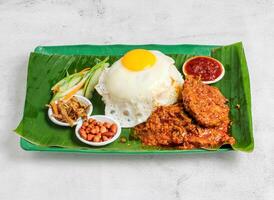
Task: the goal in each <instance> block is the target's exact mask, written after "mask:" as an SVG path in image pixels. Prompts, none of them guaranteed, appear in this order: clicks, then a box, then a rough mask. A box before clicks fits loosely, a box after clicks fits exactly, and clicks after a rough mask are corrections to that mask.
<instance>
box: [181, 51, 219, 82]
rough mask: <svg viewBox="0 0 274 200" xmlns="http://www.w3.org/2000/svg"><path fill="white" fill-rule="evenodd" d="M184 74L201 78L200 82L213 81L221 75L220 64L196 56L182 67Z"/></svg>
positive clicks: (210, 59) (207, 58) (204, 57)
mask: <svg viewBox="0 0 274 200" xmlns="http://www.w3.org/2000/svg"><path fill="white" fill-rule="evenodd" d="M183 70H184V73H186V74H187V75H193V76H195V77H201V80H202V81H214V80H215V79H217V78H218V77H220V76H221V75H222V72H223V67H222V64H221V63H220V62H219V61H217V60H215V59H213V58H210V57H206V56H197V57H194V58H191V59H190V60H189V61H187V62H186V63H185V65H184V69H183Z"/></svg>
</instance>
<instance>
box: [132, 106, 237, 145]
mask: <svg viewBox="0 0 274 200" xmlns="http://www.w3.org/2000/svg"><path fill="white" fill-rule="evenodd" d="M228 129H229V124H227V123H222V125H221V126H218V127H214V128H205V127H201V126H199V125H197V124H195V123H193V122H192V119H191V118H190V117H189V116H188V115H187V114H186V113H185V112H184V110H183V105H182V104H174V105H169V106H160V107H158V108H157V109H156V110H155V111H154V112H153V113H152V115H151V116H150V117H149V119H148V120H147V121H146V122H144V123H142V124H139V125H137V126H136V127H135V128H134V131H135V136H137V137H138V138H140V140H141V141H142V143H143V144H144V145H148V146H169V147H176V148H178V149H193V148H206V149H215V148H219V147H220V146H222V145H224V144H231V145H232V144H234V143H235V140H234V138H233V137H230V136H229V135H228Z"/></svg>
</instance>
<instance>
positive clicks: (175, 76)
mask: <svg viewBox="0 0 274 200" xmlns="http://www.w3.org/2000/svg"><path fill="white" fill-rule="evenodd" d="M150 52H151V53H153V54H154V55H155V56H156V63H155V64H154V65H153V66H152V67H150V68H146V69H144V70H142V71H130V70H128V69H127V68H125V67H124V66H123V65H122V63H121V59H119V60H118V61H116V62H115V63H114V64H113V65H112V66H111V67H110V68H108V69H106V70H105V71H104V72H103V73H102V75H101V77H100V79H99V82H98V84H97V85H96V87H95V88H96V90H97V91H98V93H99V94H100V95H101V96H102V98H103V101H104V103H105V114H106V115H108V116H112V117H113V118H114V119H116V120H118V121H119V122H120V123H121V126H122V127H133V126H136V125H137V124H140V123H142V122H144V121H146V120H147V118H148V117H149V116H150V114H151V113H152V111H153V109H154V108H155V107H156V106H159V105H170V104H173V103H175V102H176V101H177V98H178V88H179V87H181V85H182V83H183V79H182V75H181V74H180V72H179V71H178V70H177V68H176V67H175V66H174V60H173V59H172V58H170V57H168V56H166V55H164V54H163V53H161V52H159V51H150Z"/></svg>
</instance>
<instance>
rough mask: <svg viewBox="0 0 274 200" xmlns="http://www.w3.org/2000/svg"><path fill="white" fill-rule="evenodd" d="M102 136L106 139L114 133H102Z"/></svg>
mask: <svg viewBox="0 0 274 200" xmlns="http://www.w3.org/2000/svg"><path fill="white" fill-rule="evenodd" d="M102 135H103V136H107V137H112V136H113V135H115V133H113V132H110V131H108V132H105V133H102Z"/></svg>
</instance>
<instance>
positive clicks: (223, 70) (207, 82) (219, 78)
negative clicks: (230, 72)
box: [183, 56, 225, 84]
mask: <svg viewBox="0 0 274 200" xmlns="http://www.w3.org/2000/svg"><path fill="white" fill-rule="evenodd" d="M198 57H200V58H209V59H211V60H214V61H216V62H217V63H218V64H219V65H220V66H221V68H222V73H221V74H220V76H219V77H218V78H216V79H215V80H212V81H202V82H203V83H205V84H212V83H216V82H218V81H219V80H221V79H222V78H223V77H224V75H225V68H224V66H223V64H222V63H221V62H220V61H219V60H217V59H215V58H212V57H209V56H194V57H191V58H189V59H188V60H186V61H185V63H184V65H183V73H184V75H185V76H188V74H187V73H186V71H185V66H186V64H187V63H188V62H189V61H191V60H193V59H195V58H198Z"/></svg>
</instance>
